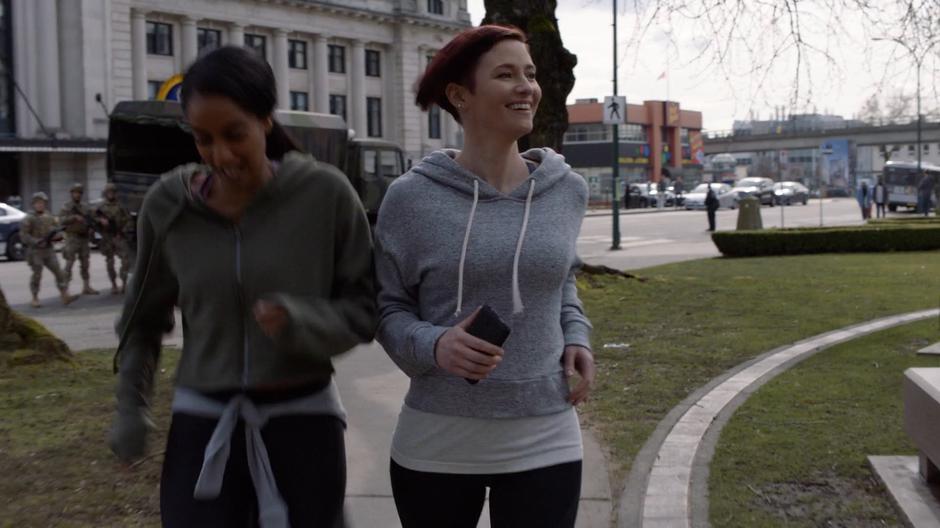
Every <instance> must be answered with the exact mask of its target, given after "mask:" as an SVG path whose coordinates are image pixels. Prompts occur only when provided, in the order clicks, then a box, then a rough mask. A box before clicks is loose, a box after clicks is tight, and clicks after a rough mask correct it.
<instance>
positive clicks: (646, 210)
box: [584, 207, 686, 216]
mask: <svg viewBox="0 0 940 528" xmlns="http://www.w3.org/2000/svg"><path fill="white" fill-rule="evenodd" d="M685 210H686V209H685V208H684V207H678V208H676V207H664V208H662V209H658V208H656V207H641V208H638V209H624V208H622V207H621V208H620V209H619V210H618V212H619V213H620V215H621V216H623V215H634V214H650V213H668V212H670V211H672V212H676V211H685ZM613 214H614V210H613V209H588V210H587V212H586V213H585V214H584V216H613Z"/></svg>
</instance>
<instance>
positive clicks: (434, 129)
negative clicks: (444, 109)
mask: <svg viewBox="0 0 940 528" xmlns="http://www.w3.org/2000/svg"><path fill="white" fill-rule="evenodd" d="M428 137H429V138H431V139H441V108H440V107H439V106H437V105H431V108H428Z"/></svg>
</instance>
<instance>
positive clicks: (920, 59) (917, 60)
mask: <svg viewBox="0 0 940 528" xmlns="http://www.w3.org/2000/svg"><path fill="white" fill-rule="evenodd" d="M872 40H874V41H891V42H894V43H895V44H900V45H901V46H902V47H904V49H906V50H907V52H908V53H910V54H911V57H912V58H913V59H914V65H915V66H916V67H917V94H916V95H917V175H918V177H919V176H920V174H921V168H920V166H921V156H922V155H923V149H922V148H921V144H920V135H921V126H922V125H921V121H922V119H921V115H920V66H921V64H922V63H923V62H924V57H926V56H927V52H928V51H930V48H932V47H933V46H934V44H936V43H937V41H936V40H935V41H933V42H931V43H930V44H928V45H927V47H925V48H924V51H923V52H921V54H920V56H918V55H917V49H916V48H911V47H910V46H909V45H908V44H907V43H906V42H904V41H903V40H901V39H900V38H897V37H894V38H886V37H873V38H872Z"/></svg>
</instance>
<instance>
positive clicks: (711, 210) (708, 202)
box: [705, 183, 721, 231]
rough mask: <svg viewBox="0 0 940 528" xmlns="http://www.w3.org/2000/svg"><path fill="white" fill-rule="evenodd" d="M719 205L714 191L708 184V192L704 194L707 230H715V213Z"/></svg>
mask: <svg viewBox="0 0 940 528" xmlns="http://www.w3.org/2000/svg"><path fill="white" fill-rule="evenodd" d="M719 205H721V202H720V201H719V200H718V196H716V195H715V191H714V190H713V189H712V184H710V183H709V184H708V192H707V193H705V212H706V213H708V230H709V231H714V230H715V213H716V212H717V211H718V206H719Z"/></svg>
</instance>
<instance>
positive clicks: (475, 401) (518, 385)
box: [376, 26, 595, 528]
mask: <svg viewBox="0 0 940 528" xmlns="http://www.w3.org/2000/svg"><path fill="white" fill-rule="evenodd" d="M540 98H541V90H540V89H539V85H538V83H537V82H536V80H535V66H534V65H533V63H532V59H531V57H530V56H529V50H528V46H527V45H526V39H525V36H524V35H523V34H522V32H520V31H519V30H518V29H516V28H508V27H501V26H482V27H478V28H474V29H469V30H466V31H464V32H463V33H461V34H459V35H458V36H457V37H455V38H454V39H453V40H452V41H451V42H450V43H448V44H447V45H446V46H444V48H443V49H441V50H440V51H439V52H438V53H437V54H436V55H435V57H434V59H433V60H432V61H431V64H430V65H429V66H428V69H427V71H426V73H425V75H424V77H423V78H422V79H421V81H420V83H419V85H418V90H417V103H418V104H419V105H420V106H421V107H422V108H424V109H427V108H428V107H430V106H431V105H435V104H436V105H438V106H440V107H441V108H443V109H445V110H447V111H448V112H450V113H451V115H453V116H454V117H455V118H456V119H457V120H458V121H459V122H461V123H462V124H463V127H464V148H463V150H462V151H456V150H443V151H438V152H434V153H432V154H431V155H429V156H428V157H426V158H424V159H423V160H422V161H421V162H420V163H418V164H417V165H416V166H415V167H413V168H412V169H411V170H410V171H409V172H408V173H407V174H405V175H403V176H402V177H400V178H399V179H398V180H397V181H396V182H395V183H393V184H392V185H391V186H390V187H389V190H388V194H387V195H386V197H385V200H384V202H383V204H382V207H381V209H380V211H379V219H378V223H377V225H376V272H377V278H378V287H379V317H380V322H379V330H378V339H379V341H380V342H381V343H382V345H384V346H385V350H386V351H387V352H388V354H389V355H390V356H391V358H392V359H393V361H395V363H396V364H397V365H398V366H399V367H400V368H401V369H402V370H403V371H404V372H405V374H407V375H408V376H409V377H410V378H411V383H410V388H409V390H408V394H407V396H406V398H405V402H404V405H403V406H402V410H401V413H400V415H399V419H398V425H397V427H396V429H395V434H394V437H393V440H392V449H391V463H390V464H391V469H390V471H391V481H392V490H393V492H394V497H395V504H396V506H397V508H398V513H399V516H400V518H401V520H402V524H403V526H404V527H405V528H416V527H417V528H424V527H428V528H430V527H439V526H447V527H457V528H460V527H467V528H469V527H473V526H476V525H477V521H478V519H479V516H480V513H481V511H482V508H483V502H484V498H485V496H486V488H489V489H490V491H489V504H490V520H491V522H492V525H493V526H494V527H496V528H502V527H513V528H516V527H528V526H532V527H540V528H542V527H559V528H560V527H569V528H570V527H572V526H574V523H575V518H576V516H577V511H578V500H579V495H580V486H581V459H582V444H581V429H580V426H579V423H578V415H577V413H576V412H575V407H574V406H575V405H577V404H579V403H581V402H582V401H584V400H585V399H586V398H587V396H588V393H589V391H590V389H591V385H592V383H593V379H594V372H595V370H594V359H593V357H592V355H591V351H590V341H589V333H590V330H591V324H590V322H589V321H588V319H587V317H585V315H584V311H583V308H582V306H581V302H580V301H579V299H578V293H577V286H576V283H575V270H576V269H577V268H578V266H579V265H580V262H579V260H578V257H577V255H576V251H575V242H576V240H577V236H578V232H579V231H580V227H581V221H582V219H583V217H584V213H585V208H586V206H587V198H588V192H587V186H586V185H585V182H584V178H582V177H581V176H579V175H578V174H575V173H574V172H572V171H571V168H570V167H569V166H568V165H567V164H566V163H565V161H564V158H562V157H561V156H560V155H558V154H556V153H555V152H553V151H552V150H551V149H548V148H535V149H531V150H529V151H527V152H524V153H521V154H520V152H519V150H518V147H517V143H516V141H517V140H518V139H519V138H520V137H522V136H523V135H525V134H528V133H529V132H530V131H531V130H532V119H533V116H534V114H535V111H536V109H537V108H538V104H539V99H540ZM484 305H485V308H484ZM494 312H495V314H497V315H496V317H494V316H493V313H494ZM497 318H498V319H501V320H502V321H503V323H504V324H505V326H506V327H508V330H509V334H508V339H506V340H505V341H504V342H503V341H501V340H500V339H498V338H488V339H483V338H481V337H476V336H485V335H486V334H487V332H485V331H484V332H479V331H477V329H476V327H477V326H481V325H482V323H484V322H485V323H486V325H485V326H487V327H489V329H490V330H493V329H498V328H499V322H498V320H497ZM477 319H479V321H477ZM474 323H478V324H474ZM484 330H485V329H484ZM504 330H505V329H504ZM504 333H505V332H504ZM575 373H577V374H578V375H579V377H580V380H578V382H577V384H576V385H575V386H574V387H573V388H571V389H570V390H569V381H570V380H572V379H573V378H574V376H575ZM468 382H469V383H468Z"/></svg>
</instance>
